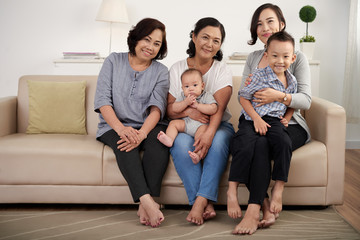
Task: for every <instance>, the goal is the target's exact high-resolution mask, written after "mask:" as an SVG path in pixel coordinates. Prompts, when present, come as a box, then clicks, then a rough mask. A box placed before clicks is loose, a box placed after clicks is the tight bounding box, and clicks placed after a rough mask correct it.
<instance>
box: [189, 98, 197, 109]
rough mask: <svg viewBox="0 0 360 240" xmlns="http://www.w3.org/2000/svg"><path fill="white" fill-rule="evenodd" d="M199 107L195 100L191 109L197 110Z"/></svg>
mask: <svg viewBox="0 0 360 240" xmlns="http://www.w3.org/2000/svg"><path fill="white" fill-rule="evenodd" d="M198 105H199V103H198V102H197V101H196V99H195V101H194V102H193V103H192V104H191V105H190V107H192V108H195V109H196V108H197V107H198Z"/></svg>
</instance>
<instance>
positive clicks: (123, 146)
mask: <svg viewBox="0 0 360 240" xmlns="http://www.w3.org/2000/svg"><path fill="white" fill-rule="evenodd" d="M135 130H136V129H135ZM136 131H137V132H138V134H137V138H138V139H139V141H137V142H128V141H126V140H125V139H124V138H121V139H120V140H119V141H118V142H117V144H118V147H117V148H118V149H119V150H120V151H122V152H123V151H125V152H130V151H131V150H133V149H134V148H136V147H138V146H139V145H140V143H141V142H142V141H144V139H145V138H146V134H145V133H144V132H143V131H141V130H136Z"/></svg>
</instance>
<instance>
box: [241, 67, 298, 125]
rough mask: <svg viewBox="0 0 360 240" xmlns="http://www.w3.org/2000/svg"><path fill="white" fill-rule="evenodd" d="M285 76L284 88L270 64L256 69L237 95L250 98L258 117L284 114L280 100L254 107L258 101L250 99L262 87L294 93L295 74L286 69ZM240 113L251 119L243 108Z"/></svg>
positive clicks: (283, 106)
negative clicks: (285, 83)
mask: <svg viewBox="0 0 360 240" xmlns="http://www.w3.org/2000/svg"><path fill="white" fill-rule="evenodd" d="M285 76H286V80H287V83H288V87H287V88H286V89H285V87H284V85H283V84H282V82H281V81H280V80H279V79H278V78H277V76H276V74H275V73H274V71H273V70H272V69H271V68H270V66H267V67H266V68H263V69H257V70H256V71H255V72H254V74H253V76H252V77H251V83H250V84H249V85H247V86H246V87H244V88H243V89H242V90H240V91H239V96H241V97H243V98H245V99H248V100H250V101H251V104H252V106H253V107H254V109H255V111H256V112H257V113H258V114H259V115H260V117H263V116H265V115H267V116H271V117H277V118H279V117H280V116H284V114H285V112H286V109H287V107H286V105H285V104H283V103H280V102H272V103H267V104H265V105H263V106H260V107H256V105H257V104H258V103H256V102H254V101H252V100H254V99H256V98H255V97H254V96H253V94H254V93H255V92H257V91H258V90H260V89H263V88H273V89H275V90H278V91H281V92H283V93H296V89H297V82H296V78H295V76H294V75H292V74H291V73H290V72H289V70H286V72H285ZM241 113H242V114H244V116H245V119H246V120H252V119H251V117H250V116H249V115H248V114H247V113H246V112H245V111H244V109H243V110H242V111H241Z"/></svg>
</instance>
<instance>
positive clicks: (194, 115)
mask: <svg viewBox="0 0 360 240" xmlns="http://www.w3.org/2000/svg"><path fill="white" fill-rule="evenodd" d="M186 111H187V115H188V117H189V118H191V119H193V120H196V121H199V122H201V123H209V121H210V117H209V115H206V114H203V113H201V112H200V111H199V110H197V109H195V108H187V109H186Z"/></svg>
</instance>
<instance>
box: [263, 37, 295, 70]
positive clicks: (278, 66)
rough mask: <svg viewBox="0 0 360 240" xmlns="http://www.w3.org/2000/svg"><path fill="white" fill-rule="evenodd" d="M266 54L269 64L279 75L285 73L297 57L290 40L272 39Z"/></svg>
mask: <svg viewBox="0 0 360 240" xmlns="http://www.w3.org/2000/svg"><path fill="white" fill-rule="evenodd" d="M265 56H266V57H267V59H268V62H269V66H270V67H271V69H272V70H273V71H274V72H275V74H276V75H278V76H279V75H283V74H284V73H285V71H286V70H287V69H288V68H289V67H290V65H291V64H292V63H293V62H294V61H295V59H296V55H295V54H294V46H293V44H292V43H291V42H290V41H286V42H282V41H279V40H273V41H271V42H270V45H269V46H268V48H267V50H266V52H265Z"/></svg>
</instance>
